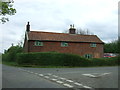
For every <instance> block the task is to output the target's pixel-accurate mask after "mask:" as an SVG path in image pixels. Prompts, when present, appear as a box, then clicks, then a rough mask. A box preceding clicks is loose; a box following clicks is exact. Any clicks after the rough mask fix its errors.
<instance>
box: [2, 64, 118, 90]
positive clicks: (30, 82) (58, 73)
mask: <svg viewBox="0 0 120 90" xmlns="http://www.w3.org/2000/svg"><path fill="white" fill-rule="evenodd" d="M2 73H3V76H2V87H3V88H74V89H77V88H87V89H91V90H92V89H94V88H118V67H117V66H114V67H94V68H24V67H11V66H6V65H2Z"/></svg>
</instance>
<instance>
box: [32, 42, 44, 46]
mask: <svg viewBox="0 0 120 90" xmlns="http://www.w3.org/2000/svg"><path fill="white" fill-rule="evenodd" d="M34 45H35V46H43V42H41V41H35V43H34Z"/></svg>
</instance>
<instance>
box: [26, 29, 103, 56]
mask: <svg viewBox="0 0 120 90" xmlns="http://www.w3.org/2000/svg"><path fill="white" fill-rule="evenodd" d="M27 36H28V37H27ZM52 36H53V37H52ZM36 40H39V41H41V42H42V43H43V46H36V45H35V41H36ZM61 42H67V43H68V46H66V47H62V46H61ZM91 43H95V44H96V46H95V47H91ZM24 51H25V52H53V51H55V52H60V53H71V54H77V55H80V56H85V55H86V54H90V55H92V57H93V58H101V57H103V42H102V41H101V40H100V39H99V38H98V37H97V36H95V35H76V36H75V35H71V34H62V33H49V32H35V31H34V32H33V31H28V32H27V33H26V38H25V41H24Z"/></svg>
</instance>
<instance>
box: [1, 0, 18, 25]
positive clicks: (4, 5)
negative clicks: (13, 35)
mask: <svg viewBox="0 0 120 90" xmlns="http://www.w3.org/2000/svg"><path fill="white" fill-rule="evenodd" d="M8 1H9V2H3V1H1V0H0V16H1V17H0V23H2V24H4V23H5V22H7V21H9V18H7V15H10V16H11V15H14V14H15V13H16V9H15V8H13V4H12V3H13V1H10V0H8Z"/></svg>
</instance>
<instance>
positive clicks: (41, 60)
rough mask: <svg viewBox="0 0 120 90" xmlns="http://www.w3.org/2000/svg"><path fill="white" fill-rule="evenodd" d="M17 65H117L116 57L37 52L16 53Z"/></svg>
mask: <svg viewBox="0 0 120 90" xmlns="http://www.w3.org/2000/svg"><path fill="white" fill-rule="evenodd" d="M16 62H17V63H18V64H19V65H23V66H24V65H28V66H29V65H35V66H69V67H88V66H114V65H118V58H117V57H114V58H99V59H98V58H92V59H86V58H83V57H80V56H78V55H73V54H66V53H57V52H41V53H40V52H39V53H18V54H17V61H16Z"/></svg>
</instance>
